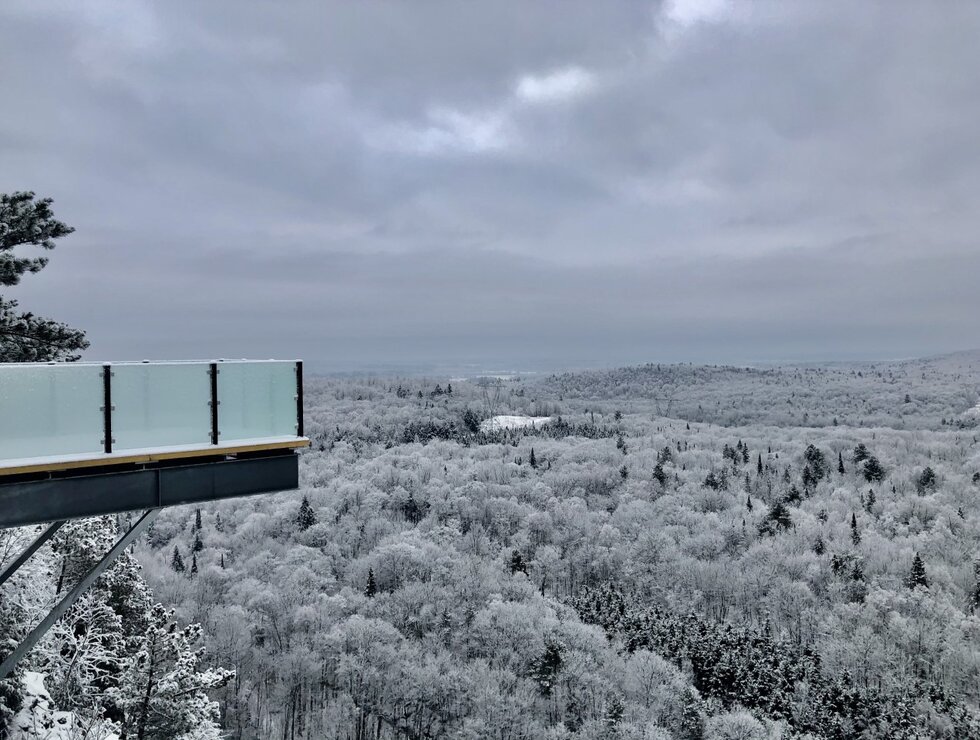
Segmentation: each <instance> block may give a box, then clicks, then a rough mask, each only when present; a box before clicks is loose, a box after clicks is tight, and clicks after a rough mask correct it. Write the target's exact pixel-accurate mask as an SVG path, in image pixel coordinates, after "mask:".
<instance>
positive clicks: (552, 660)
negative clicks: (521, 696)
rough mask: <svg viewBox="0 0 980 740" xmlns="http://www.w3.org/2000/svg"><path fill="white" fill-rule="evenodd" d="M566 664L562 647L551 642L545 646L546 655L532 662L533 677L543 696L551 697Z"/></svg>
mask: <svg viewBox="0 0 980 740" xmlns="http://www.w3.org/2000/svg"><path fill="white" fill-rule="evenodd" d="M564 662H565V661H564V659H563V657H562V649H561V646H560V645H558V644H557V643H555V642H551V641H550V640H549V641H548V644H547V645H545V648H544V653H542V654H541V655H540V656H539V657H538V658H536V659H534V660H533V661H531V677H532V678H533V679H534V682H535V683H536V684H537V685H538V690H539V691H540V692H541V695H542V696H551V690H552V689H553V688H554V685H555V681H556V679H557V678H558V673H559V672H560V671H561V669H562V665H563V664H564Z"/></svg>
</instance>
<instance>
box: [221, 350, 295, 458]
mask: <svg viewBox="0 0 980 740" xmlns="http://www.w3.org/2000/svg"><path fill="white" fill-rule="evenodd" d="M296 426H297V424H296V363H294V362H219V363H218V430H219V436H218V441H219V442H221V443H225V442H232V441H235V440H243V439H255V438H260V437H292V436H295V435H296Z"/></svg>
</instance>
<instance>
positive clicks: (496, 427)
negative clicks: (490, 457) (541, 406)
mask: <svg viewBox="0 0 980 740" xmlns="http://www.w3.org/2000/svg"><path fill="white" fill-rule="evenodd" d="M550 421H552V417H550V416H507V415H502V416H493V417H491V418H489V419H486V420H484V421H483V422H481V423H480V429H481V430H483V431H484V432H490V431H500V430H501V429H523V428H524V427H532V428H533V427H540V426H542V425H544V424H547V423H548V422H550Z"/></svg>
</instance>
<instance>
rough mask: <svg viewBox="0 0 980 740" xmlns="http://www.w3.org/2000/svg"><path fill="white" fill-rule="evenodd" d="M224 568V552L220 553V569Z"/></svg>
mask: <svg viewBox="0 0 980 740" xmlns="http://www.w3.org/2000/svg"><path fill="white" fill-rule="evenodd" d="M224 569H225V554H224V553H221V570H224Z"/></svg>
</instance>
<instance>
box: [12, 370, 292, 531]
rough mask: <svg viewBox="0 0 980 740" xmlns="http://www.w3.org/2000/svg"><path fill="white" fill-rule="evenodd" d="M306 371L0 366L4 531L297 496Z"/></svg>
mask: <svg viewBox="0 0 980 740" xmlns="http://www.w3.org/2000/svg"><path fill="white" fill-rule="evenodd" d="M308 444H309V440H307V439H306V438H305V437H304V436H303V364H302V362H299V361H295V362H293V361H277V360H265V361H247V360H241V361H239V360H215V361H206V362H196V361H195V362H120V363H107V364H93V363H49V364H28V363H13V364H0V528H3V527H10V526H20V525H24V524H36V523H40V522H49V521H60V520H65V519H71V518H77V517H83V516H94V515H98V514H109V513H115V512H121V511H132V510H137V509H150V508H160V507H163V506H170V505H174V504H179V503H192V502H200V501H208V500H214V499H221V498H230V497H234V496H243V495H250V494H256V493H268V492H272V491H281V490H288V489H295V488H297V487H298V462H297V457H296V454H295V451H296V450H297V449H298V448H301V447H306V446H307V445H308Z"/></svg>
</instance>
